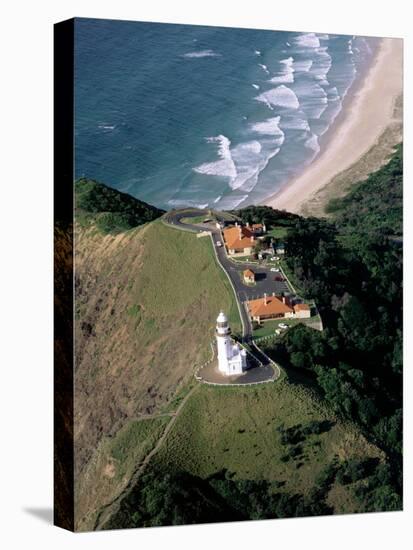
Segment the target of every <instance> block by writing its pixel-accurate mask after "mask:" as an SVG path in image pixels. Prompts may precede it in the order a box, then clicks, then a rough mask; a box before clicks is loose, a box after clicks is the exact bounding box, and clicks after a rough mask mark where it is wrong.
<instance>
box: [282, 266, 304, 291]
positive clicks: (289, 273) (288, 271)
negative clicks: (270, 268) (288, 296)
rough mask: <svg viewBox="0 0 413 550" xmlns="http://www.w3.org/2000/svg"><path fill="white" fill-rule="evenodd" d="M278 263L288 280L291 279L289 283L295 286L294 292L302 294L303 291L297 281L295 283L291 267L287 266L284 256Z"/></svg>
mask: <svg viewBox="0 0 413 550" xmlns="http://www.w3.org/2000/svg"><path fill="white" fill-rule="evenodd" d="M279 265H280V266H281V267H282V269H283V271H284V273H285V275H286V277H287V278H288V280H289V281H291V284H292V285H293V287H294V288H295V290H296V292H297V293H298V294H299V295H301V296H304V293H303V291H302V289H301V288H300V285H299V283H297V280H296V279H295V277H294V274H293V273H292V271H291V269H290V268H289V267H288V265H287V262H286V261H285V259H284V258H281V259H280V261H279Z"/></svg>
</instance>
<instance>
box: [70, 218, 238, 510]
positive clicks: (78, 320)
mask: <svg viewBox="0 0 413 550" xmlns="http://www.w3.org/2000/svg"><path fill="white" fill-rule="evenodd" d="M75 238H76V257H75V282H76V311H75V338H76V373H75V390H76V393H75V425H76V433H75V445H76V461H75V462H76V475H77V504H78V512H79V517H78V519H79V518H80V517H81V516H82V515H83V514H84V513H86V511H87V510H88V506H89V504H90V497H89V493H90V491H91V487H95V485H96V483H99V481H98V480H99V479H100V476H99V471H100V470H99V468H100V466H99V465H100V464H102V463H101V461H99V460H97V458H96V457H97V456H98V455H99V451H96V447H97V446H98V445H99V442H100V441H102V438H104V437H107V436H110V437H113V436H115V435H116V434H117V433H118V430H119V429H121V428H122V427H123V426H125V425H126V424H127V423H128V422H129V421H131V420H132V419H134V418H136V417H137V416H139V415H142V414H145V415H148V414H149V415H150V414H157V413H158V412H159V411H161V410H164V409H166V408H167V407H168V404H169V403H170V402H172V401H173V400H174V398H175V396H176V395H177V394H179V393H180V392H182V391H184V390H185V388H186V386H187V385H188V382H189V381H191V380H192V374H193V371H194V368H195V365H199V364H200V363H202V362H204V361H205V360H206V359H207V358H208V357H209V356H210V347H209V342H210V340H211V338H212V335H213V330H214V323H215V319H216V316H217V314H218V312H219V310H220V309H221V308H223V309H224V310H225V311H227V312H228V313H229V314H230V318H231V322H232V324H233V326H234V329H235V330H240V321H239V318H238V311H237V307H236V303H235V301H234V297H233V293H232V290H231V288H230V285H229V283H228V281H227V278H226V276H225V274H224V273H223V272H222V270H221V269H220V268H219V267H218V266H217V264H216V263H215V260H214V256H213V249H212V244H211V241H210V239H207V238H201V239H199V238H196V236H195V235H193V234H190V233H186V232H182V231H177V230H174V229H171V228H169V227H167V226H165V225H164V224H163V223H162V222H161V221H155V222H153V223H150V224H147V225H145V226H142V227H139V228H136V229H133V230H130V231H128V232H125V233H119V234H117V235H110V234H107V235H103V234H102V233H101V232H100V231H98V230H97V229H96V227H95V226H90V227H86V228H85V227H81V226H79V225H77V227H76V237H75ZM90 464H96V465H97V466H96V468H97V471H96V472H94V473H93V472H91V470H90ZM122 468H123V466H122ZM102 479H104V478H103V477H102ZM113 489H115V488H114V487H113ZM111 490H112V489H110V488H108V491H109V492H108V494H104V492H105V491H104V490H102V491H101V490H100V489H99V488H97V489H96V491H97V493H99V494H100V497H101V498H102V502H103V501H104V500H106V499H107V498H109V496H110V492H111ZM112 496H113V495H112ZM103 497H104V498H103ZM95 504H96V506H97V505H98V504H99V502H98V501H96V503H95Z"/></svg>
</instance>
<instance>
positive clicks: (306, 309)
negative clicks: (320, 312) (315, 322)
mask: <svg viewBox="0 0 413 550" xmlns="http://www.w3.org/2000/svg"><path fill="white" fill-rule="evenodd" d="M294 313H295V316H296V317H297V318H299V319H308V318H310V317H311V309H310V306H309V305H308V304H296V305H295V306H294Z"/></svg>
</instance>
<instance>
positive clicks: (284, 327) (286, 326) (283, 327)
mask: <svg viewBox="0 0 413 550" xmlns="http://www.w3.org/2000/svg"><path fill="white" fill-rule="evenodd" d="M278 326H279V328H282V329H283V330H285V329H286V328H288V325H286V324H285V323H280V324H279V325H278Z"/></svg>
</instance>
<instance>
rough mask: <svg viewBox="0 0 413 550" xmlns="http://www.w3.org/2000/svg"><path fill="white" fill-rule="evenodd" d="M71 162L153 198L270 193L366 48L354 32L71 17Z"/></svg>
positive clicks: (219, 204) (311, 143)
mask: <svg viewBox="0 0 413 550" xmlns="http://www.w3.org/2000/svg"><path fill="white" fill-rule="evenodd" d="M75 37H76V48H75V171H76V176H82V175H85V176H87V177H91V178H94V179H97V180H99V181H101V182H104V183H106V184H108V185H110V186H112V187H114V188H116V189H119V190H121V191H125V192H128V193H130V194H132V195H134V196H136V197H138V198H140V199H142V200H145V201H147V202H150V203H152V204H154V205H156V206H160V207H163V208H167V209H170V208H172V207H176V206H184V205H198V206H201V205H202V206H204V207H206V206H207V205H209V206H213V207H216V208H222V209H224V208H234V207H235V206H237V205H241V206H244V205H246V204H250V203H257V202H260V201H262V200H263V199H265V198H266V197H268V196H269V195H271V194H273V193H274V192H275V191H276V190H277V189H278V188H279V187H280V186H281V185H283V184H285V183H286V182H288V180H289V179H290V178H291V177H292V176H293V175H294V174H295V173H296V172H297V171H299V170H300V169H302V167H303V166H304V165H305V164H308V163H310V162H311V161H312V160H313V159H314V158H315V156H316V155H317V153H318V152H319V144H318V139H319V137H320V136H321V135H322V134H323V133H324V132H325V131H326V130H327V129H328V128H329V126H330V125H331V123H332V122H333V120H334V118H335V117H336V116H337V114H338V113H339V111H340V109H341V103H342V99H343V97H344V96H345V94H346V93H347V91H348V89H349V88H350V86H351V85H352V83H353V82H354V81H355V79H356V78H357V75H358V73H360V71H361V68H362V66H363V64H365V63H366V62H367V61H368V60H369V58H370V57H371V55H372V51H373V48H374V41H373V40H370V39H366V38H362V37H352V36H333V35H321V34H314V33H296V32H276V31H257V30H246V29H228V28H225V29H224V28H214V27H199V26H186V25H166V24H155V23H138V22H125V21H109V20H94V19H77V20H76V24H75Z"/></svg>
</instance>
